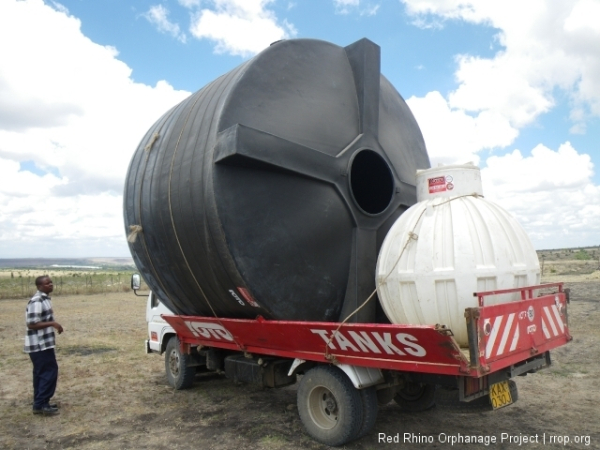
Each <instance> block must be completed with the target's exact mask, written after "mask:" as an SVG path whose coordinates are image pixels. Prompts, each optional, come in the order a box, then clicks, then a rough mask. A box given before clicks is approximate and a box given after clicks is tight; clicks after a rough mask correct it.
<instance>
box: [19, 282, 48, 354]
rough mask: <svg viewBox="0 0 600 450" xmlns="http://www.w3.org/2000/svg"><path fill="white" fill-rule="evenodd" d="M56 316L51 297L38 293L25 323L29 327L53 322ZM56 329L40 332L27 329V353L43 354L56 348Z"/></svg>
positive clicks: (28, 311)
mask: <svg viewBox="0 0 600 450" xmlns="http://www.w3.org/2000/svg"><path fill="white" fill-rule="evenodd" d="M53 321H54V315H53V311H52V303H51V302H50V297H48V295H47V294H44V293H43V292H40V291H37V292H36V293H35V295H34V296H33V297H31V300H29V303H27V309H26V313H25V323H26V324H27V325H30V324H34V323H39V322H53ZM54 346H55V342H54V328H53V327H46V328H42V329H40V330H31V329H29V328H27V336H26V337H25V347H24V349H23V350H24V351H25V353H33V352H41V351H43V350H48V349H50V348H54Z"/></svg>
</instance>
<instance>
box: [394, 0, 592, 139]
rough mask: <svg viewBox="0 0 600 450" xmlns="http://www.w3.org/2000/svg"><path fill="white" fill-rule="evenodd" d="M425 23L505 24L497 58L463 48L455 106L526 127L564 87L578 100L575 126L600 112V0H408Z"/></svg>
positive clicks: (579, 127) (452, 96)
mask: <svg viewBox="0 0 600 450" xmlns="http://www.w3.org/2000/svg"><path fill="white" fill-rule="evenodd" d="M402 2H403V3H404V4H405V5H406V8H407V11H408V12H409V14H412V15H413V16H414V17H416V18H417V19H418V20H419V21H420V23H423V22H426V21H427V19H428V18H432V20H433V21H438V23H439V19H440V18H441V19H443V20H464V21H467V22H472V23H476V24H485V25H487V26H491V27H494V28H496V29H498V34H497V40H498V43H499V44H500V45H501V46H502V47H503V48H502V50H501V51H498V52H497V53H496V55H495V56H494V57H493V58H482V57H479V56H470V55H460V56H459V57H458V59H457V62H458V71H457V73H456V77H457V81H458V83H459V87H458V89H456V90H455V91H454V92H453V93H451V94H450V95H449V97H448V101H449V104H450V106H451V107H452V108H458V109H464V110H467V111H472V112H479V111H485V110H493V111H495V112H496V113H499V114H502V115H503V116H504V117H506V119H507V120H509V121H510V123H511V124H512V125H513V126H516V127H522V126H525V125H528V124H531V123H532V122H533V121H535V119H536V118H537V117H538V116H539V115H540V114H544V113H545V112H547V111H549V110H550V109H551V108H552V107H553V106H554V103H555V100H554V95H555V93H556V89H557V88H558V89H560V90H562V91H563V92H566V93H567V94H568V95H569V96H570V98H571V102H572V108H573V111H575V113H574V114H572V115H571V117H572V119H573V120H574V122H575V125H576V126H575V127H574V128H573V131H574V132H581V131H582V130H584V123H585V120H586V118H587V117H589V116H590V115H595V116H599V115H600V58H598V42H600V21H599V20H597V18H598V17H600V1H598V0H565V1H560V2H548V1H539V0H538V1H528V2H522V1H518V0H506V1H503V2H490V1H487V0H435V1H433V0H402Z"/></svg>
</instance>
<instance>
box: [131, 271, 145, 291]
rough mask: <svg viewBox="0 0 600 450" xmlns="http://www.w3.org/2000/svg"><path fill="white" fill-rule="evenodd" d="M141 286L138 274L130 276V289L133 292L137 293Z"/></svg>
mask: <svg viewBox="0 0 600 450" xmlns="http://www.w3.org/2000/svg"><path fill="white" fill-rule="evenodd" d="M141 285H142V278H141V277H140V274H139V273H134V274H133V275H131V289H133V292H136V291H139V289H140V287H141Z"/></svg>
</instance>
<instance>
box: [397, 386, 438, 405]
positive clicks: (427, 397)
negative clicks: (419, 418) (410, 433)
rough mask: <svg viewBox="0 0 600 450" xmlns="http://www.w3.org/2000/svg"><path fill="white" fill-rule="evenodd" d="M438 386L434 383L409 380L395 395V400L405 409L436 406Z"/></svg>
mask: <svg viewBox="0 0 600 450" xmlns="http://www.w3.org/2000/svg"><path fill="white" fill-rule="evenodd" d="M435 391H436V387H435V385H433V384H425V383H413V382H412V381H410V382H407V383H406V385H405V386H404V387H403V388H402V389H401V390H399V391H397V393H396V395H395V396H394V401H395V402H396V403H397V404H398V405H399V406H401V407H402V409H404V410H405V411H410V412H419V411H426V410H428V409H431V408H433V407H434V406H435Z"/></svg>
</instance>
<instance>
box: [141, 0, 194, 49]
mask: <svg viewBox="0 0 600 450" xmlns="http://www.w3.org/2000/svg"><path fill="white" fill-rule="evenodd" d="M180 3H182V4H183V6H186V7H189V6H190V5H193V4H194V3H195V2H193V1H189V0H188V1H183V2H182V1H180ZM144 17H145V18H146V20H148V22H150V23H151V24H153V25H155V26H156V28H157V29H158V31H160V32H161V33H166V34H170V35H171V36H173V37H174V38H175V39H177V40H178V41H181V42H183V43H184V44H185V41H186V37H185V33H182V32H181V30H180V29H179V25H177V24H176V23H173V22H171V21H170V20H169V10H168V9H167V8H165V7H164V6H163V5H153V6H151V7H150V9H149V10H148V11H147V12H146V13H144Z"/></svg>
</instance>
